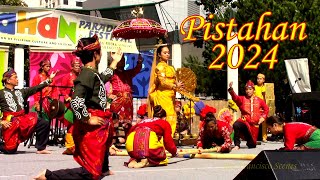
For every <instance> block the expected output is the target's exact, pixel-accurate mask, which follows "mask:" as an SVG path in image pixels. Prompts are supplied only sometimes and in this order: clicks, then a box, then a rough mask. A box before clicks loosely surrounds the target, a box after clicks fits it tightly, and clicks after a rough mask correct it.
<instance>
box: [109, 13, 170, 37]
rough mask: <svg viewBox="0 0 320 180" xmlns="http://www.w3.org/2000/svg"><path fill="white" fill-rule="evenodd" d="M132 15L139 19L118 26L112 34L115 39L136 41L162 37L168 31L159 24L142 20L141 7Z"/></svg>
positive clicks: (149, 20)
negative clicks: (137, 39)
mask: <svg viewBox="0 0 320 180" xmlns="http://www.w3.org/2000/svg"><path fill="white" fill-rule="evenodd" d="M132 14H133V15H134V16H135V17H137V18H135V19H129V20H126V21H124V22H122V23H121V24H120V25H118V26H117V27H116V28H115V29H114V30H113V32H112V35H113V36H114V37H120V38H124V39H136V38H151V37H161V36H164V35H165V34H166V32H167V30H166V29H164V28H162V27H161V25H160V24H159V23H158V22H156V21H154V20H151V19H145V18H141V16H142V15H143V10H142V8H141V7H138V8H136V9H134V10H133V11H132Z"/></svg>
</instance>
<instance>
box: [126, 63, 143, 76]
mask: <svg viewBox="0 0 320 180" xmlns="http://www.w3.org/2000/svg"><path fill="white" fill-rule="evenodd" d="M141 69H142V63H138V64H137V65H136V67H134V68H133V69H130V70H128V71H127V72H128V74H129V75H130V77H132V78H133V77H135V76H136V75H137V74H138V73H139V72H140V71H141Z"/></svg>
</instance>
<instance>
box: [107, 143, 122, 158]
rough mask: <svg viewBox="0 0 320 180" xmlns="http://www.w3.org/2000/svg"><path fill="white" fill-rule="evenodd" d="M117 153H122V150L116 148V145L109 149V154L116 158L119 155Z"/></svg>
mask: <svg viewBox="0 0 320 180" xmlns="http://www.w3.org/2000/svg"><path fill="white" fill-rule="evenodd" d="M117 152H121V150H120V149H118V148H116V147H115V146H114V145H112V146H111V147H110V148H109V153H110V155H111V156H114V155H116V154H117Z"/></svg>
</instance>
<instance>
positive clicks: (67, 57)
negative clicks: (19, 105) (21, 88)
mask: <svg viewBox="0 0 320 180" xmlns="http://www.w3.org/2000/svg"><path fill="white" fill-rule="evenodd" d="M141 54H142V57H143V59H144V61H143V66H142V70H141V72H140V73H139V74H138V75H137V76H136V77H135V78H134V79H133V88H132V89H133V91H134V92H133V96H134V97H147V94H148V88H149V77H150V71H151V65H152V60H153V51H143V52H141ZM1 57H2V56H1V52H0V58H1ZM73 58H76V57H75V56H73V55H72V54H71V52H30V78H29V84H30V86H31V85H32V81H33V78H34V77H35V75H36V74H37V73H38V70H39V68H40V67H39V64H40V62H41V61H42V60H43V59H49V60H50V62H51V66H52V68H51V71H56V70H59V73H58V74H57V75H56V77H55V81H56V83H57V85H61V81H62V78H63V77H64V76H65V75H66V74H67V73H69V72H70V70H71V60H72V59H73ZM125 59H126V67H125V69H132V68H133V67H135V66H136V65H137V59H138V54H125ZM0 62H2V61H1V59H0ZM0 70H1V69H0ZM29 101H30V105H33V97H31V98H30V99H29Z"/></svg>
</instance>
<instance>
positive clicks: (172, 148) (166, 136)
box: [162, 120, 177, 155]
mask: <svg viewBox="0 0 320 180" xmlns="http://www.w3.org/2000/svg"><path fill="white" fill-rule="evenodd" d="M162 125H163V126H162V128H163V130H164V133H163V144H164V147H165V148H166V150H167V151H169V152H170V153H171V154H172V155H175V154H176V153H177V147H176V145H175V144H174V141H173V139H172V136H171V126H170V124H169V123H168V122H167V121H165V120H163V123H162Z"/></svg>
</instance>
